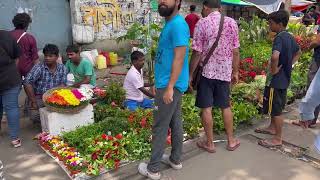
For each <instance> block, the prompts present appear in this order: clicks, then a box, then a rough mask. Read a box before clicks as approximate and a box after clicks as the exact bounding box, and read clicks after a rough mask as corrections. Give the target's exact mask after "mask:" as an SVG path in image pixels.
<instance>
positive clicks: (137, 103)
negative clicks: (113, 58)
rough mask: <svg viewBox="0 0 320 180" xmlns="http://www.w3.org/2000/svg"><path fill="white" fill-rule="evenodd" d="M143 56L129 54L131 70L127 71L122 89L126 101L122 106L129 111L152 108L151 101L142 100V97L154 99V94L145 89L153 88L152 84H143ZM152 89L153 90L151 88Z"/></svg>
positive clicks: (135, 52) (136, 52) (138, 52)
mask: <svg viewBox="0 0 320 180" xmlns="http://www.w3.org/2000/svg"><path fill="white" fill-rule="evenodd" d="M144 59H145V58H144V54H143V53H142V52H140V51H134V52H132V54H131V64H132V66H131V68H130V70H129V71H128V73H127V75H126V77H125V80H124V84H123V88H124V89H125V90H126V101H125V102H124V106H125V107H126V108H128V109H129V110H131V111H134V110H136V109H137V108H139V107H140V108H144V109H145V108H152V107H153V100H151V99H147V98H144V95H146V96H148V97H150V98H154V96H155V93H154V92H152V91H151V90H147V88H146V87H151V86H153V85H152V84H148V83H144V80H143V70H142V68H143V65H144ZM151 89H153V88H151Z"/></svg>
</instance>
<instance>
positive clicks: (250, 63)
mask: <svg viewBox="0 0 320 180" xmlns="http://www.w3.org/2000/svg"><path fill="white" fill-rule="evenodd" d="M267 65H268V62H265V63H263V65H262V67H259V66H256V65H255V62H254V60H253V58H245V59H243V60H241V61H240V68H239V79H240V81H244V82H246V83H248V82H252V81H253V80H254V78H255V77H256V76H257V75H265V69H266V67H267Z"/></svg>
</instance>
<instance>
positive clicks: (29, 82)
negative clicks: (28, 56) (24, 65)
mask: <svg viewBox="0 0 320 180" xmlns="http://www.w3.org/2000/svg"><path fill="white" fill-rule="evenodd" d="M40 71H41V69H40V68H39V67H38V66H37V65H36V66H34V67H33V68H32V69H31V71H30V72H29V73H28V75H27V77H26V79H25V80H24V86H23V87H24V90H25V91H26V94H27V96H28V97H29V100H30V102H31V107H32V108H33V109H38V105H37V100H36V96H35V93H34V87H33V84H34V83H35V82H36V81H37V80H38V79H39V78H40Z"/></svg>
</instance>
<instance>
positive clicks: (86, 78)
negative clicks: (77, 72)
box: [73, 76, 91, 88]
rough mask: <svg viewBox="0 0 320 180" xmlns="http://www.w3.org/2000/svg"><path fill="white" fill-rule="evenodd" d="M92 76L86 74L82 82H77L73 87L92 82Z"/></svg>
mask: <svg viewBox="0 0 320 180" xmlns="http://www.w3.org/2000/svg"><path fill="white" fill-rule="evenodd" d="M90 79H91V76H85V77H84V78H83V80H82V81H81V82H78V83H75V84H74V85H73V87H76V88H79V87H80V86H81V85H82V84H90Z"/></svg>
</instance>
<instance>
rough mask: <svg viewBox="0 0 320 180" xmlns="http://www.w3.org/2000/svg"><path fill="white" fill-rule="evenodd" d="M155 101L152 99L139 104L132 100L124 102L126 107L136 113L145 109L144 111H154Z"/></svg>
mask: <svg viewBox="0 0 320 180" xmlns="http://www.w3.org/2000/svg"><path fill="white" fill-rule="evenodd" d="M153 102H154V101H153V100H151V99H143V101H142V102H138V101H135V100H130V99H127V100H126V101H125V102H124V107H125V108H127V109H129V110H130V111H135V110H137V109H138V108H143V109H152V108H153Z"/></svg>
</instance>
